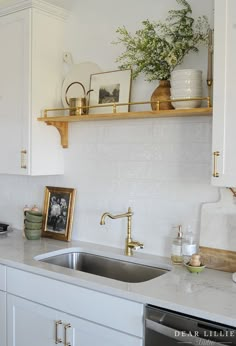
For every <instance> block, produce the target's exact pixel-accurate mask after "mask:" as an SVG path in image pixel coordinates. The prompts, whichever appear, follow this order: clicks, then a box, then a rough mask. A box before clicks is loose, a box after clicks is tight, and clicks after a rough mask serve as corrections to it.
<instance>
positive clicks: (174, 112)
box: [38, 107, 212, 148]
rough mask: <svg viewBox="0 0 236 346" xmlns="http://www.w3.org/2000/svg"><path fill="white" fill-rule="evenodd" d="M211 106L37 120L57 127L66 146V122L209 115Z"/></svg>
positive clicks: (63, 144)
mask: <svg viewBox="0 0 236 346" xmlns="http://www.w3.org/2000/svg"><path fill="white" fill-rule="evenodd" d="M211 115H212V107H206V108H191V109H171V110H158V111H139V112H125V113H124V112H123V113H104V114H86V115H71V116H69V115H63V116H50V117H48V116H43V117H41V118H38V121H42V122H45V123H46V124H47V125H52V126H55V127H56V128H57V130H58V131H59V133H60V136H61V145H62V147H63V148H68V123H71V122H79V121H92V120H93V121H98V120H126V119H147V118H171V117H190V116H211Z"/></svg>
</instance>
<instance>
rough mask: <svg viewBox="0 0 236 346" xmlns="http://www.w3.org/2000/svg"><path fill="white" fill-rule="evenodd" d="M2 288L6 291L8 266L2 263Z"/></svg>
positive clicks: (0, 276)
mask: <svg viewBox="0 0 236 346" xmlns="http://www.w3.org/2000/svg"><path fill="white" fill-rule="evenodd" d="M0 290H1V291H6V267H5V266H4V265H1V264H0Z"/></svg>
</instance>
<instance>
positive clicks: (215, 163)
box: [213, 151, 220, 178]
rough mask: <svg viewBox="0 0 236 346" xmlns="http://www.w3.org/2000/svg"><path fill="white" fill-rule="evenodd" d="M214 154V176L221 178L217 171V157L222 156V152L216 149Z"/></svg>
mask: <svg viewBox="0 0 236 346" xmlns="http://www.w3.org/2000/svg"><path fill="white" fill-rule="evenodd" d="M213 156H214V161H213V177H214V178H219V176H220V175H219V173H218V172H217V157H219V156H220V152H219V151H214V152H213Z"/></svg>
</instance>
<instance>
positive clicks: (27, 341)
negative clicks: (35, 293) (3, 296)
mask: <svg viewBox="0 0 236 346" xmlns="http://www.w3.org/2000/svg"><path fill="white" fill-rule="evenodd" d="M7 337H8V346H31V345H34V346H42V345H43V346H50V345H55V344H61V345H65V346H70V345H71V346H94V345H96V346H111V345H112V346H124V345H125V346H141V345H142V340H141V339H140V338H137V337H134V336H131V335H128V334H125V333H121V332H119V331H115V330H113V329H110V328H106V327H104V326H101V325H98V324H96V323H92V322H89V321H86V320H83V319H81V318H78V317H74V316H72V315H70V314H66V313H63V312H61V311H58V310H55V309H52V308H49V307H46V306H43V305H41V304H38V303H34V302H31V301H28V300H26V299H23V298H19V297H16V296H13V295H11V294H8V297H7Z"/></svg>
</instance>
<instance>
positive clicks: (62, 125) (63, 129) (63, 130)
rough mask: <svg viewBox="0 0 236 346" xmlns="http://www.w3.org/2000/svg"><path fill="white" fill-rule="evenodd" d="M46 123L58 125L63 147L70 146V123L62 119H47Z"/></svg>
mask: <svg viewBox="0 0 236 346" xmlns="http://www.w3.org/2000/svg"><path fill="white" fill-rule="evenodd" d="M46 124H47V125H52V126H54V127H56V129H57V130H58V132H59V133H60V136H61V146H62V148H68V123H66V122H61V121H46Z"/></svg>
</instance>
